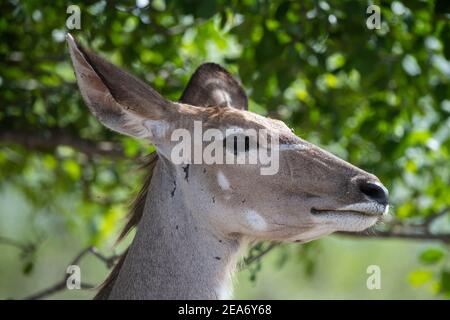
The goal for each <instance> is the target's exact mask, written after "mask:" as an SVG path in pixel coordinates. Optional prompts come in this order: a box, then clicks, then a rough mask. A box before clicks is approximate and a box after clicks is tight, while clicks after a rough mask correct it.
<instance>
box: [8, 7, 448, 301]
mask: <svg viewBox="0 0 450 320" xmlns="http://www.w3.org/2000/svg"><path fill="white" fill-rule="evenodd" d="M70 5H77V6H78V8H79V9H80V11H79V12H80V29H79V30H78V29H75V30H69V29H68V27H67V26H68V25H69V26H70V25H72V26H73V20H71V21H72V24H71V23H70V21H69V24H66V23H67V22H68V21H67V20H68V19H73V13H74V11H73V7H72V9H70V10H68V7H69V6H70ZM370 5H377V6H378V7H377V8H379V9H380V17H381V19H380V25H379V28H375V29H373V28H369V27H368V25H367V21H368V19H371V16H372V14H373V12H374V11H370V12H369V13H368V12H367V9H368V7H369V6H370ZM0 11H1V12H2V14H1V16H0V57H1V59H0V204H1V205H0V252H1V254H0V298H1V299H8V298H13V299H19V298H24V297H29V296H30V295H32V294H35V293H39V292H40V291H41V290H45V289H48V288H51V287H53V286H54V285H55V284H58V283H60V282H61V280H64V277H65V275H66V273H65V271H66V267H67V265H69V264H70V263H71V262H72V261H73V260H74V259H75V257H77V255H78V254H79V253H81V252H83V249H85V248H89V247H91V246H95V247H97V248H98V250H99V252H100V253H101V254H102V255H104V256H106V257H111V256H113V255H115V254H118V253H120V252H121V251H122V250H123V249H124V248H125V247H126V246H127V243H129V242H130V240H131V238H132V235H130V237H128V238H127V239H126V240H125V241H124V242H123V243H121V244H120V245H119V246H117V247H113V244H114V241H115V239H116V237H117V235H118V231H119V230H120V228H121V227H123V224H124V222H125V216H126V213H127V209H128V205H129V203H130V202H131V200H132V199H133V197H134V196H135V195H136V193H137V191H138V190H139V188H140V186H141V184H142V177H143V175H144V172H142V170H139V169H138V163H139V160H138V159H139V158H140V157H142V156H144V155H146V154H148V153H149V152H151V151H152V150H153V148H152V147H151V146H150V145H148V144H147V143H145V142H144V141H138V140H134V139H132V138H128V137H124V136H120V135H119V134H115V133H113V132H111V131H108V130H106V129H105V128H104V127H102V126H101V125H100V124H99V123H98V122H97V121H96V120H95V119H94V118H93V117H92V116H91V115H90V114H89V112H88V109H87V108H86V106H85V105H84V103H83V101H82V100H81V96H80V94H79V92H78V89H77V86H76V83H75V77H74V73H73V69H72V67H71V64H70V60H69V55H68V50H67V46H66V43H65V35H66V33H67V32H68V31H70V32H71V33H73V34H74V35H75V36H76V37H77V38H78V39H79V40H80V42H81V43H82V44H84V45H85V46H88V47H90V48H91V49H93V50H94V51H96V52H97V53H99V54H101V55H102V56H104V57H106V58H108V59H109V60H110V61H112V62H114V63H115V64H117V65H120V66H121V67H123V68H125V69H127V70H129V71H131V72H132V73H133V74H135V75H137V76H139V77H140V78H141V79H144V80H145V81H146V82H148V83H150V84H152V86H153V87H154V88H155V89H156V90H157V91H159V92H161V93H162V94H163V95H164V96H166V97H168V98H170V99H173V100H177V99H178V98H179V97H180V95H181V92H182V90H183V88H184V86H185V85H186V83H187V81H188V79H189V77H190V75H191V74H192V73H193V71H194V70H195V69H196V67H198V66H199V65H200V64H201V63H203V62H206V61H212V62H216V63H220V64H222V65H223V66H225V67H226V68H227V69H229V70H230V71H231V72H232V73H233V74H234V75H235V76H236V77H237V78H239V79H240V80H241V82H242V83H243V86H244V87H245V88H246V91H247V94H248V96H249V99H250V110H251V111H254V112H256V113H259V114H262V115H266V116H270V117H273V118H278V119H281V120H283V121H285V122H286V123H287V124H288V125H289V126H290V127H292V128H294V130H295V132H296V134H297V135H299V136H301V137H302V138H305V139H307V140H309V141H311V142H313V143H315V144H317V145H319V146H321V147H323V148H325V149H327V150H329V151H331V152H333V153H335V154H336V155H338V156H339V157H341V158H344V159H346V160H348V161H350V162H351V163H354V164H356V165H357V166H359V167H361V168H363V169H364V170H367V171H370V172H373V173H374V174H376V175H377V176H378V177H379V178H380V179H381V180H382V181H383V183H384V184H385V185H386V186H387V187H388V188H389V190H390V192H391V202H392V205H391V211H390V212H391V215H392V218H391V219H390V220H389V221H387V222H386V223H384V224H382V225H380V226H378V227H377V230H374V231H371V232H369V233H365V234H362V235H358V236H346V235H333V236H329V237H327V238H325V239H322V240H318V241H314V242H312V243H309V244H305V245H298V244H295V245H294V244H289V245H288V244H285V245H279V246H276V247H275V248H274V249H273V250H270V251H269V253H267V254H265V255H264V252H266V251H267V250H266V249H267V248H268V246H270V244H260V245H258V246H257V247H255V248H254V249H252V250H251V251H250V252H249V258H248V259H251V260H255V259H253V258H255V257H258V256H262V257H261V258H260V259H256V261H254V262H253V263H251V264H250V265H249V266H248V267H245V268H243V269H244V270H243V271H241V272H239V274H238V276H237V279H236V286H235V288H236V290H235V297H236V298H240V299H254V298H264V299H419V298H422V299H443V298H449V297H450V263H449V259H450V258H449V243H450V214H449V213H450V187H449V184H450V155H449V152H450V118H449V116H450V88H449V83H450V60H449V59H450V6H449V2H447V1H445V0H439V1H438V0H436V1H408V2H406V1H405V2H400V1H337V0H336V1H335V0H333V1H330V0H327V1H311V0H307V1H301V2H299V1H285V0H275V1H268V0H267V1H264V0H244V1H179V0H177V1H168V0H166V1H165V0H157V1H149V0H138V1H123V2H120V3H119V2H115V1H70V2H67V1H51V2H48V1H42V0H29V1H19V0H6V1H2V2H1V3H0ZM68 11H69V12H68ZM372 18H373V16H372ZM369 25H370V24H369ZM248 259H247V261H248ZM109 261H110V260H109ZM78 262H79V265H80V266H81V272H82V274H81V276H82V282H83V283H84V284H85V285H86V286H90V285H97V284H99V283H101V282H102V281H103V279H104V278H105V277H106V275H107V274H108V271H109V269H108V263H105V261H102V259H99V258H98V257H96V256H95V255H94V254H92V253H87V254H85V255H83V256H82V258H81V260H80V261H78ZM370 265H376V266H379V267H380V271H381V288H380V289H375V290H369V289H368V288H367V285H366V281H367V278H368V277H369V276H370V274H368V273H367V268H368V267H369V266H370ZM56 289H58V287H56ZM59 289H61V288H59ZM50 293H52V294H50ZM94 294H95V292H94V291H92V290H55V291H54V292H50V291H49V292H47V294H45V295H43V296H42V297H43V298H47V299H54V298H56V299H61V298H65V299H87V298H91V297H93V295H94Z"/></svg>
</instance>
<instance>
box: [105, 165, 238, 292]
mask: <svg viewBox="0 0 450 320" xmlns="http://www.w3.org/2000/svg"><path fill="white" fill-rule="evenodd" d="M186 170H189V168H187V169H186V168H184V169H183V168H181V172H177V171H176V169H175V167H174V166H173V165H172V164H170V163H169V162H168V161H165V160H164V159H161V160H159V161H158V163H157V165H156V167H155V169H154V174H153V178H152V181H151V184H150V187H149V190H148V193H147V199H146V204H145V208H144V213H143V216H142V218H141V221H140V222H139V225H138V228H137V233H136V236H135V238H134V241H133V243H132V244H131V246H130V248H129V249H128V253H127V256H126V258H125V260H124V262H123V264H122V267H121V270H120V271H119V274H118V277H117V279H116V281H115V283H114V286H113V288H112V291H111V294H110V296H109V298H110V299H226V298H230V294H231V292H230V289H231V273H232V272H233V269H234V266H235V261H236V257H237V253H238V251H239V249H240V246H241V245H240V241H239V240H236V239H228V238H225V237H221V236H219V235H218V234H216V233H215V232H214V231H213V230H212V229H211V228H210V226H209V225H208V223H207V222H206V221H204V220H202V219H200V218H199V217H198V216H197V215H196V214H195V213H193V212H191V211H190V210H189V206H188V205H187V204H186V201H185V199H184V197H183V194H182V192H183V191H182V189H183V188H182V187H181V184H182V183H188V182H187V181H185V179H186V178H185V177H186V176H185V171H186ZM182 180H184V181H182Z"/></svg>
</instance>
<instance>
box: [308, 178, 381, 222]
mask: <svg viewBox="0 0 450 320" xmlns="http://www.w3.org/2000/svg"><path fill="white" fill-rule="evenodd" d="M358 190H359V192H360V193H362V194H363V195H364V198H365V199H367V201H364V202H357V203H353V204H350V205H346V206H343V207H339V208H316V207H312V208H311V210H310V212H311V214H312V215H314V216H327V215H329V216H331V215H333V216H334V215H336V214H339V215H342V216H344V215H345V216H363V217H364V216H365V217H370V218H374V217H377V218H379V219H381V218H382V217H383V216H385V215H386V214H387V213H388V211H389V204H388V198H389V192H388V190H387V189H386V187H385V186H383V185H382V184H381V183H380V182H378V181H373V180H362V181H359V182H358Z"/></svg>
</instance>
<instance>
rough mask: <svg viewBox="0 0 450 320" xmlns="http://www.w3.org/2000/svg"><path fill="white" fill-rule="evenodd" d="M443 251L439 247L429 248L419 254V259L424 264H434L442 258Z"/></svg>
mask: <svg viewBox="0 0 450 320" xmlns="http://www.w3.org/2000/svg"><path fill="white" fill-rule="evenodd" d="M444 256H445V252H444V251H443V250H442V249H440V248H429V249H427V250H425V251H423V252H422V253H421V254H420V261H421V262H422V263H425V264H435V263H438V262H439V261H441V260H442V258H443V257H444Z"/></svg>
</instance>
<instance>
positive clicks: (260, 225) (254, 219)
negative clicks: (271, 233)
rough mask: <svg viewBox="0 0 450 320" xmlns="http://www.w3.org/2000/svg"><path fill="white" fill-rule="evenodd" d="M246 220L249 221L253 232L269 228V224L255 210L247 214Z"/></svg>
mask: <svg viewBox="0 0 450 320" xmlns="http://www.w3.org/2000/svg"><path fill="white" fill-rule="evenodd" d="M245 219H246V220H247V223H248V225H249V226H250V228H252V229H253V230H257V231H263V230H265V229H266V227H267V223H266V221H265V220H264V218H263V217H262V216H261V215H260V214H259V213H258V212H256V211H254V210H248V211H247V212H246V213H245Z"/></svg>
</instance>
